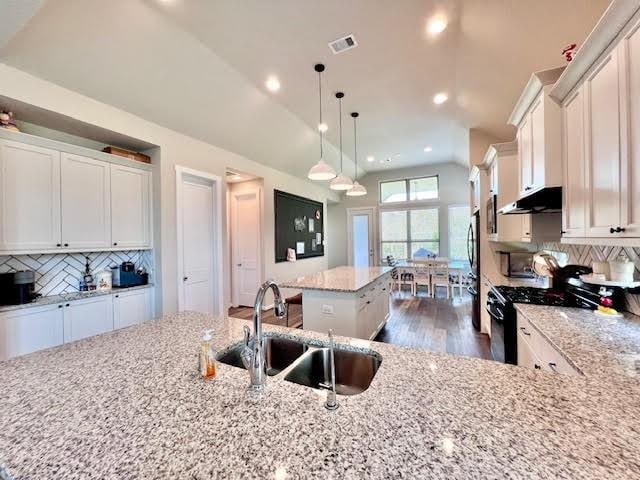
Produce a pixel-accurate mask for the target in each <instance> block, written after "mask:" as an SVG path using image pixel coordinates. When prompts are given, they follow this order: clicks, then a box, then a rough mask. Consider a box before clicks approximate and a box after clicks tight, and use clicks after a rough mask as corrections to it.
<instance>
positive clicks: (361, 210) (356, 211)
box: [347, 207, 380, 266]
mask: <svg viewBox="0 0 640 480" xmlns="http://www.w3.org/2000/svg"><path fill="white" fill-rule="evenodd" d="M377 210H378V209H377V208H376V207H354V208H347V262H348V264H349V265H353V233H352V230H353V223H352V218H353V217H354V216H355V215H362V214H368V215H371V234H372V235H371V237H372V238H371V239H370V241H373V266H376V265H379V264H380V260H379V258H378V219H377V215H376V213H377Z"/></svg>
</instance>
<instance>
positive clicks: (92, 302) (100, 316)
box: [64, 295, 113, 343]
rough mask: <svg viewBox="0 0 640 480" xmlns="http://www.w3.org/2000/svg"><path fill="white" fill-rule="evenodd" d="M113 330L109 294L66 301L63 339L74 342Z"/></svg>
mask: <svg viewBox="0 0 640 480" xmlns="http://www.w3.org/2000/svg"><path fill="white" fill-rule="evenodd" d="M111 330H113V301H112V299H111V295H101V296H98V297H91V298H87V299H84V300H76V301H73V302H69V303H66V304H65V306H64V341H65V343H66V342H75V341H76V340H81V339H83V338H87V337H92V336H94V335H99V334H101V333H105V332H109V331H111Z"/></svg>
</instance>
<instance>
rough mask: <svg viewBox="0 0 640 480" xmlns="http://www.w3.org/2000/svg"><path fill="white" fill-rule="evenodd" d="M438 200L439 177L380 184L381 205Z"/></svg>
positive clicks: (407, 179)
mask: <svg viewBox="0 0 640 480" xmlns="http://www.w3.org/2000/svg"><path fill="white" fill-rule="evenodd" d="M437 199H438V176H437V175H434V176H432V177H420V178H406V179H404V180H391V181H389V182H380V203H398V202H407V201H410V202H420V201H424V200H437Z"/></svg>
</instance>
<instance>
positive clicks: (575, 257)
mask: <svg viewBox="0 0 640 480" xmlns="http://www.w3.org/2000/svg"><path fill="white" fill-rule="evenodd" d="M541 247H542V248H543V249H544V250H554V251H556V252H565V253H566V254H568V255H569V263H571V264H574V265H586V266H588V267H590V266H591V264H592V263H593V262H594V261H596V262H604V261H609V260H616V259H617V258H618V257H620V256H621V255H624V256H626V257H627V258H628V259H629V260H631V261H632V262H633V263H634V264H635V267H636V273H635V277H636V278H640V247H614V246H611V245H608V246H605V245H568V244H565V243H555V242H547V243H543V244H542V245H541ZM626 298H627V310H628V311H629V312H631V313H634V314H636V315H640V295H627V297H626Z"/></svg>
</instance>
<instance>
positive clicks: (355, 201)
mask: <svg viewBox="0 0 640 480" xmlns="http://www.w3.org/2000/svg"><path fill="white" fill-rule="evenodd" d="M429 175H438V176H439V190H440V191H439V198H438V200H434V201H429V202H425V203H424V204H425V205H429V206H436V205H437V206H438V207H439V219H440V222H439V223H440V253H441V254H442V255H447V254H448V251H449V238H448V237H449V221H448V207H449V205H468V204H469V171H468V169H467V168H465V167H463V166H461V165H458V164H455V163H442V164H435V165H422V166H419V167H411V168H403V169H397V170H383V171H381V172H372V173H369V174H367V175H365V176H363V177H362V178H360V179H358V181H359V182H360V183H361V184H362V185H364V186H365V188H366V189H367V195H365V196H362V197H349V196H346V195H343V197H342V199H341V202H340V203H339V204H336V205H329V236H328V241H329V266H330V267H335V266H338V265H346V264H347V249H348V246H347V210H346V209H347V208H356V207H379V194H378V189H379V182H381V181H386V180H396V179H403V178H412V177H421V176H429ZM376 249H378V250H379V245H377V246H376Z"/></svg>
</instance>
